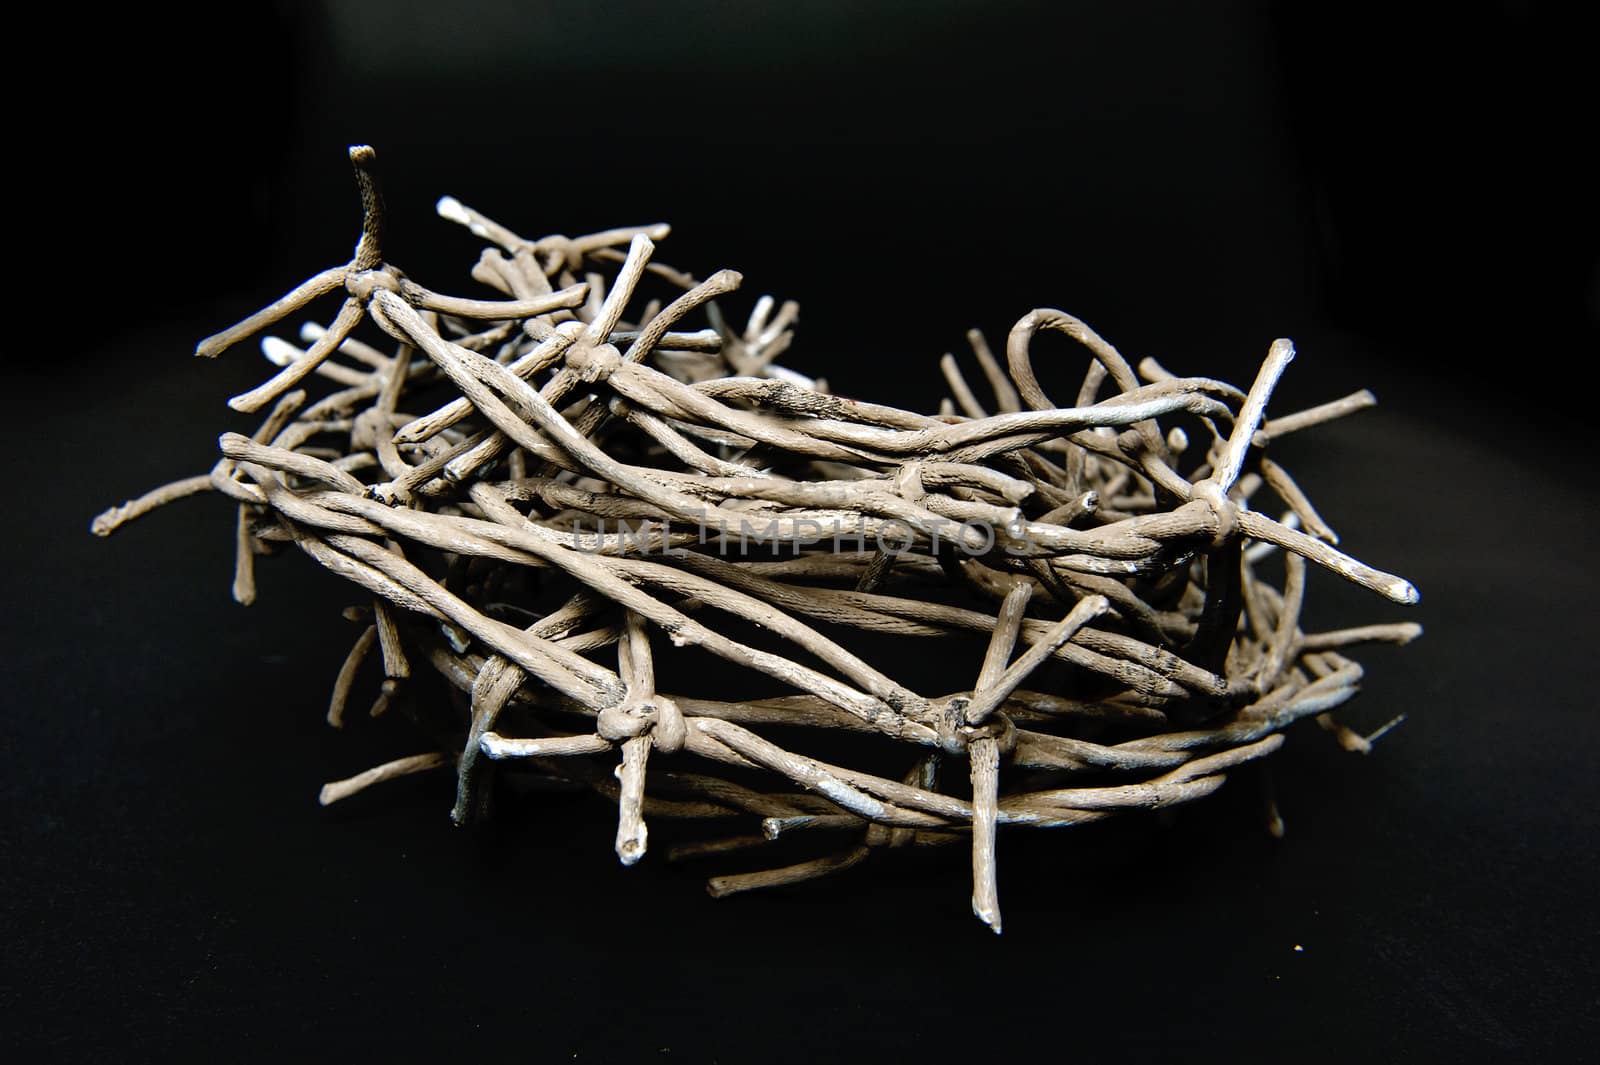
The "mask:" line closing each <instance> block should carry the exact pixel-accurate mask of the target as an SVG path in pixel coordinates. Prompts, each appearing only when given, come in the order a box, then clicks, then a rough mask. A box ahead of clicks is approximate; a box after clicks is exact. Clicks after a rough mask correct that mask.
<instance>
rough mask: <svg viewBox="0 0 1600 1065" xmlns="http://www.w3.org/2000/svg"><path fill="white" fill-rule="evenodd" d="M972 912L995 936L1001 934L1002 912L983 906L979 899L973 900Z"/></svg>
mask: <svg viewBox="0 0 1600 1065" xmlns="http://www.w3.org/2000/svg"><path fill="white" fill-rule="evenodd" d="M972 912H973V914H974V915H975V916H976V917H977V918H978V920H980V921H982V922H983V923H984V924H986V925H988V926H989V928H990V929H991V930H992V931H993V932H994V934H995V935H999V934H1000V911H999V910H998V909H994V908H990V907H986V906H982V905H980V904H979V903H978V900H977V899H973V900H972Z"/></svg>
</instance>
